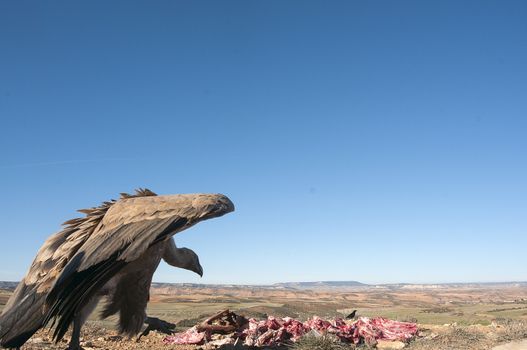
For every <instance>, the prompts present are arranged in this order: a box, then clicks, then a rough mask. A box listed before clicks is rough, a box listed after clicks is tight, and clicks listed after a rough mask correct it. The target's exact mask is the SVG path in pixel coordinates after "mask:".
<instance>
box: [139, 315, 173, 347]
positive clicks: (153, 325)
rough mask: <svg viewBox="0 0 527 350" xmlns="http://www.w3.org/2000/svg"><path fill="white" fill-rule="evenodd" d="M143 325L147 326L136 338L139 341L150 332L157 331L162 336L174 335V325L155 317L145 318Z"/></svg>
mask: <svg viewBox="0 0 527 350" xmlns="http://www.w3.org/2000/svg"><path fill="white" fill-rule="evenodd" d="M145 323H146V324H147V327H146V329H145V330H144V331H143V333H141V335H140V336H139V337H138V338H137V340H138V341H139V340H140V339H141V337H142V336H144V335H148V333H150V331H158V332H160V333H164V334H172V333H174V329H175V328H176V325H175V324H173V323H170V322H167V321H163V320H161V319H159V318H156V317H147V318H146V319H145Z"/></svg>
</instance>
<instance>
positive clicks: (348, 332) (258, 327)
mask: <svg viewBox="0 0 527 350" xmlns="http://www.w3.org/2000/svg"><path fill="white" fill-rule="evenodd" d="M218 316H221V318H219V317H218V318H217V319H215V321H218V322H220V323H221V324H235V323H234V321H229V320H235V319H237V315H236V314H234V313H232V312H229V311H228V310H225V311H224V312H222V313H220V314H218ZM209 324H210V322H209ZM236 325H237V327H238V328H237V329H236V331H235V332H233V333H231V334H227V335H225V337H227V338H231V339H232V340H234V341H238V340H241V341H243V344H244V345H247V346H256V347H263V346H275V345H280V344H283V343H285V342H289V341H292V342H295V341H297V340H299V339H300V338H301V337H302V336H304V335H305V334H306V333H308V332H310V331H314V332H316V333H317V334H327V333H329V334H334V335H335V336H337V337H338V338H339V339H340V340H341V341H343V342H346V343H354V344H359V343H362V342H365V343H368V344H374V343H375V342H376V341H377V340H379V339H383V340H400V341H407V340H409V339H411V338H413V337H414V336H415V335H416V334H417V325H416V324H415V323H407V322H398V321H392V320H388V319H385V318H381V317H377V318H371V319H370V318H367V317H361V318H359V319H358V320H357V321H355V322H353V323H346V322H345V321H344V320H343V319H341V318H336V319H335V321H334V322H329V321H327V320H324V319H322V318H320V317H318V316H315V317H313V318H312V319H309V320H308V321H306V322H304V323H302V322H300V321H298V320H295V319H293V318H290V317H285V318H275V317H273V316H269V317H268V318H267V319H266V320H260V321H257V320H255V319H253V318H251V319H249V320H248V322H247V321H245V323H243V325H242V323H237V324H236ZM198 329H199V325H198V326H197V327H193V328H190V329H189V330H187V331H186V332H183V333H178V334H175V335H173V336H169V337H166V338H165V339H164V341H165V343H167V344H202V343H203V342H205V341H208V340H210V332H205V331H204V332H198ZM209 329H213V327H212V328H211V327H209Z"/></svg>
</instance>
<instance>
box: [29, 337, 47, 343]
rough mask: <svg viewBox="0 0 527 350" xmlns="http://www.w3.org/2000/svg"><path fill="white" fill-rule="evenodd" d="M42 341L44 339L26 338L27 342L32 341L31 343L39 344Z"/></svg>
mask: <svg viewBox="0 0 527 350" xmlns="http://www.w3.org/2000/svg"><path fill="white" fill-rule="evenodd" d="M43 342H44V339H42V338H31V339H29V340H28V343H33V344H40V343H43Z"/></svg>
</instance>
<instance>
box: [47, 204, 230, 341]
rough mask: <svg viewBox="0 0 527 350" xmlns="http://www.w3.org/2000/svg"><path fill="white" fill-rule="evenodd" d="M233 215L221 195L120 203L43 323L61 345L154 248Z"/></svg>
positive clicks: (66, 276)
mask: <svg viewBox="0 0 527 350" xmlns="http://www.w3.org/2000/svg"><path fill="white" fill-rule="evenodd" d="M233 210H234V205H233V204H232V202H231V201H230V200H229V199H228V198H227V197H225V196H223V195H219V194H218V195H216V194H214V195H209V194H193V195H171V196H157V197H138V198H127V199H122V200H119V201H118V202H116V203H115V204H113V205H112V206H111V207H110V209H109V210H108V212H107V213H106V214H105V215H104V217H103V219H102V220H101V222H100V223H99V225H98V226H97V228H96V229H95V230H94V232H93V233H92V234H91V235H90V237H89V238H88V239H87V240H86V242H85V243H84V244H83V245H82V247H80V248H79V249H78V251H77V252H76V254H75V255H74V256H73V257H72V259H71V260H70V261H69V262H68V264H67V265H66V266H65V268H64V270H63V271H62V273H61V275H60V276H59V278H58V279H57V281H56V283H55V285H54V286H53V288H52V290H51V291H50V293H49V295H48V297H47V304H48V305H49V307H50V309H49V312H48V313H47V316H46V319H45V323H47V322H49V321H50V320H51V319H53V325H55V324H56V328H55V333H54V338H55V340H59V339H61V338H62V337H63V336H64V334H65V332H66V331H67V329H68V326H69V325H70V323H71V322H72V321H73V318H74V315H75V313H76V312H77V311H79V310H80V309H81V308H82V307H83V306H84V305H85V304H86V303H87V302H88V301H89V300H90V299H91V298H92V297H93V296H94V295H95V294H96V293H97V291H98V290H99V289H100V288H101V287H102V286H103V285H104V284H106V282H108V281H109V280H110V279H111V278H112V277H113V276H114V275H115V274H117V273H118V272H119V271H120V270H121V269H122V268H123V267H124V266H126V265H127V264H128V263H129V262H131V261H134V260H137V259H138V258H140V257H141V255H142V254H144V253H145V252H146V250H147V249H148V248H149V247H151V246H152V245H154V244H156V243H158V242H161V241H164V240H166V239H168V238H169V237H171V236H172V235H173V234H175V233H177V232H180V231H182V230H185V229H187V228H189V227H191V226H192V225H194V224H196V223H198V222H200V221H203V220H206V219H210V218H214V217H218V216H221V215H224V214H226V213H229V212H231V211H233Z"/></svg>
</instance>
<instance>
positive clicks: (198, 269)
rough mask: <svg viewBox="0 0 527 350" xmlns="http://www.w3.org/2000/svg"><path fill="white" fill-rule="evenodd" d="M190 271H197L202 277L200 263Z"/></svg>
mask: <svg viewBox="0 0 527 350" xmlns="http://www.w3.org/2000/svg"><path fill="white" fill-rule="evenodd" d="M192 271H194V272H195V273H197V274H198V275H199V277H203V267H201V265H200V264H198V265H197V266H196V267H195V268H193V269H192Z"/></svg>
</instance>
